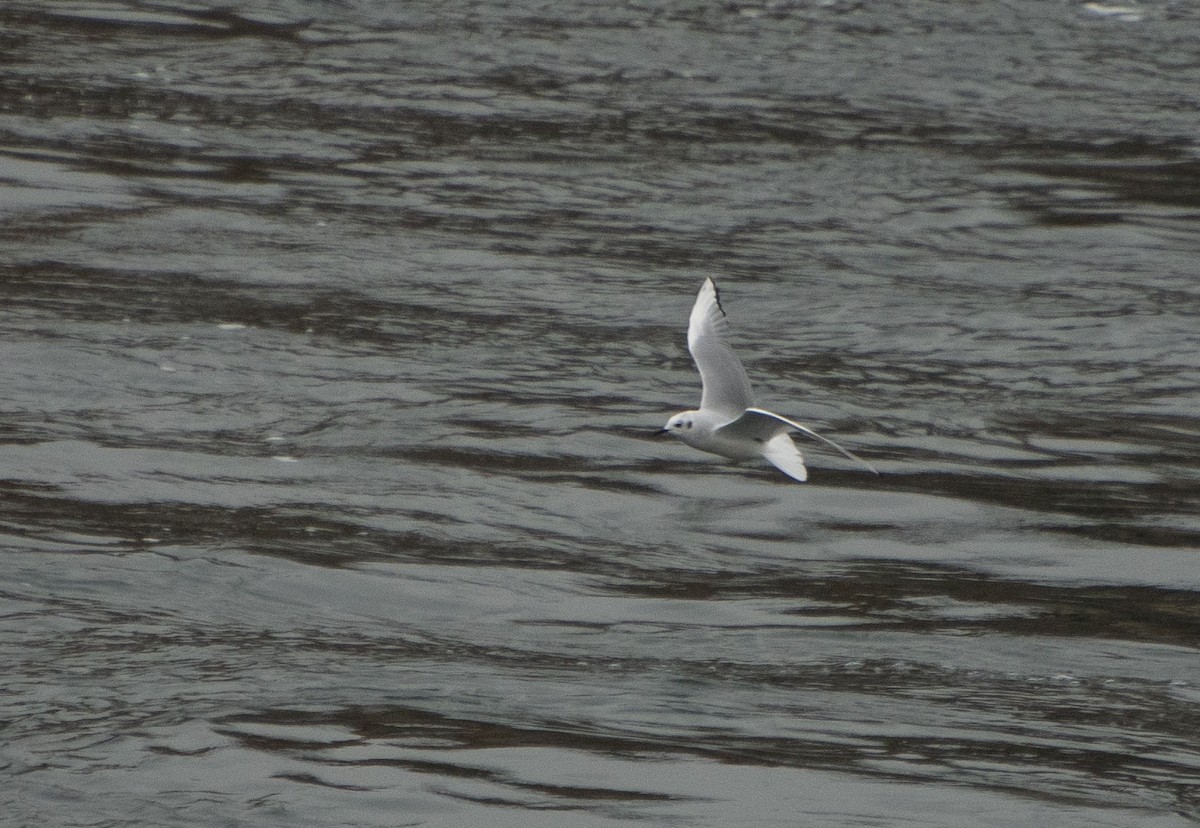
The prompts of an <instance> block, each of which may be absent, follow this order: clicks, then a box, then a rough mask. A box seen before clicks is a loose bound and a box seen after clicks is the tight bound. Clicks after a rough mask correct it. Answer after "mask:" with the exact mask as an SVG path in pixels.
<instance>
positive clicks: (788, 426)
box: [716, 408, 879, 474]
mask: <svg viewBox="0 0 1200 828" xmlns="http://www.w3.org/2000/svg"><path fill="white" fill-rule="evenodd" d="M789 431H798V432H800V433H801V434H806V435H808V436H809V437H812V438H813V439H814V440H820V441H821V442H822V443H825V444H826V445H829V446H832V447H833V448H835V449H837V450H838V451H839V452H841V453H842V454H843V455H845V456H846V457H849V458H850V459H851V460H854V461H855V462H857V463H862V464H863V465H864V466H866V467H867V468H868V469H870V470H871V471H872V472H873V473H875V474H879V471H878V470H877V469H876V468H875V467H874V466H872V465H871V464H870V463H868V462H867V461H866V460H864V459H862V458H861V457H859V456H858V455H857V454H854V453H853V452H850V451H848V450H847V449H844V448H842V447H841V446H839V445H838V444H837V443H835V442H833V440H830V439H829V438H828V437H822V436H821V435H820V434H817V432H815V431H813V430H812V429H811V428H809V427H808V426H804V425H800V423H797V422H795V421H794V420H789V419H788V418H787V417H780V416H779V415H778V414H773V413H771V412H770V411H764V410H763V409H761V408H747V409H746V411H745V413H743V414H742V416H740V417H738V418H737V419H736V420H734V421H733V422H731V423H727V424H725V425H723V426H721V427H720V428H719V429H717V432H716V433H717V435H719V436H728V437H732V438H734V439H743V440H754V441H755V442H759V443H763V444H764V447H765V446H766V445H767V444H769V443H770V442H771V441H772V440H773V439H774V438H776V437H778V436H779V435H780V434H787V433H788V432H789ZM764 456H766V458H767V459H768V460H770V461H771V462H772V463H775V461H774V460H771V457H770V455H769V454H765V448H764ZM775 465H778V464H777V463H776V464H775ZM783 471H787V470H786V469H783Z"/></svg>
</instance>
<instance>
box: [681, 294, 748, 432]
mask: <svg viewBox="0 0 1200 828" xmlns="http://www.w3.org/2000/svg"><path fill="white" fill-rule="evenodd" d="M728 333H729V322H728V320H726V318H725V311H724V309H723V308H722V307H721V299H720V296H719V295H718V294H717V286H716V285H714V284H713V280H712V279H705V280H704V285H703V286H702V287H701V288H700V293H699V294H698V295H697V296H696V304H695V305H694V306H693V307H692V315H691V318H690V319H689V320H688V350H689V351H691V352H692V359H693V360H695V362H696V368H697V369H699V371H700V380H701V382H702V383H703V384H704V390H703V392H702V393H701V395H700V408H701V409H710V410H713V411H717V412H724V413H728V414H730V415H732V416H737V415H738V414H740V413H741V412H742V411H744V410H745V409H747V408H749V407H750V406H752V405H754V395H753V393H752V392H751V391H750V378H749V377H747V376H746V369H745V368H743V367H742V363H741V362H739V361H738V358H737V355H736V354H734V352H733V349H732V348H730V347H729V343H728V342H727V341H726V337H727V335H728Z"/></svg>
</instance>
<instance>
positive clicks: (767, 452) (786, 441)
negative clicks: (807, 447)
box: [763, 432, 808, 483]
mask: <svg viewBox="0 0 1200 828" xmlns="http://www.w3.org/2000/svg"><path fill="white" fill-rule="evenodd" d="M763 457H765V458H766V459H767V462H768V463H770V464H771V465H772V466H774V467H775V468H777V469H779V470H780V471H781V472H783V473H784V474H786V475H787V476H788V477H790V478H792V479H793V480H799V481H800V482H801V483H803V482H804V481H805V480H808V469H807V468H805V466H804V455H803V454H801V453H800V449H798V448H796V444H795V443H793V442H792V438H791V437H790V436H789V435H788V434H787V433H786V432H785V433H783V434H777V435H776V436H774V437H772V438H771V439H770V440H768V441H767V442H766V443H764V444H763Z"/></svg>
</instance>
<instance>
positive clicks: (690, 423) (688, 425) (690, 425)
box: [684, 420, 692, 428]
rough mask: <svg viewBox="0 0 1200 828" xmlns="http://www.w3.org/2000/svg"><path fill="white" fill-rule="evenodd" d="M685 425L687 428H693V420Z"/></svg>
mask: <svg viewBox="0 0 1200 828" xmlns="http://www.w3.org/2000/svg"><path fill="white" fill-rule="evenodd" d="M684 425H685V426H687V427H688V428H691V427H692V421H691V420H688V421H687V422H686V423H684Z"/></svg>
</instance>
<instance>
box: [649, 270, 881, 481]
mask: <svg viewBox="0 0 1200 828" xmlns="http://www.w3.org/2000/svg"><path fill="white" fill-rule="evenodd" d="M728 332H729V322H728V320H726V318H725V309H724V308H722V307H721V297H720V295H719V294H718V293H717V286H716V285H714V284H713V280H712V279H711V278H709V279H705V280H704V285H703V286H702V287H701V288H700V293H699V294H698V295H697V296H696V304H695V306H694V307H693V308H692V316H691V318H690V319H689V320H688V350H689V351H691V352H692V359H694V360H695V361H696V367H697V368H698V369H699V370H700V381H701V382H702V383H703V386H704V388H703V391H702V392H701V394H700V408H699V409H697V410H695V411H684V412H683V413H681V414H676V415H675V416H674V417H672V418H671V419H670V420H668V421H667V424H666V426H665V427H663V428H662V430H661V431H660V432H659V433H660V434H662V433H667V434H673V435H675V436H676V437H678V438H679V439H680V440H683V442H685V443H687V444H688V445H689V446H691V447H692V448H697V449H700V450H701V451H707V452H709V453H711V454H719V455H721V456H722V457H728V458H729V459H731V460H752V459H755V458H759V457H761V458H763V459H765V460H766V461H767V462H768V463H770V464H771V465H772V466H774V467H775V468H777V469H779V470H780V471H781V472H783V473H784V474H786V475H787V476H788V477H790V478H792V479H793V480H799V481H800V482H802V483H803V482H804V481H805V480H807V479H808V469H806V468H805V467H804V457H803V455H801V454H800V450H799V449H798V448H796V444H795V443H793V442H792V438H791V432H800V433H801V434H807V435H808V436H809V437H812V438H814V439H817V440H820V441H821V442H823V443H827V444H828V445H830V446H833V447H834V448H835V449H837V450H838V451H840V452H841V453H842V454H844V455H845V456H846V457H849V458H850V459H851V460H855V461H857V462H859V463H862V464H863V465H864V466H866V467H867V468H868V469H870V470H871V471H872V472H874V473H875V474H879V472H878V471H876V469H875V467H874V466H872V465H871V464H870V463H868V462H867V461H866V460H863V459H862V458H861V457H858V456H857V455H855V454H852V453H851V452H849V451H847V450H846V449H844V448H842V447H841V446H839V445H838V444H837V443H835V442H833V440H830V439H828V438H826V437H822V436H821V435H820V434H817V433H816V432H815V431H813V430H812V429H811V428H809V427H808V426H804V425H801V424H800V423H797V422H794V421H793V420H789V419H788V418H787V417H781V416H779V415H778V414H774V413H772V412H770V411H766V410H764V409H762V408H755V407H754V395H753V393H751V391H750V379H749V378H748V377H747V376H746V369H745V368H743V367H742V363H741V362H739V361H738V358H737V356H736V355H735V354H734V353H733V349H732V348H730V347H729V343H728V342H726V340H725V337H726V334H728Z"/></svg>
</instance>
